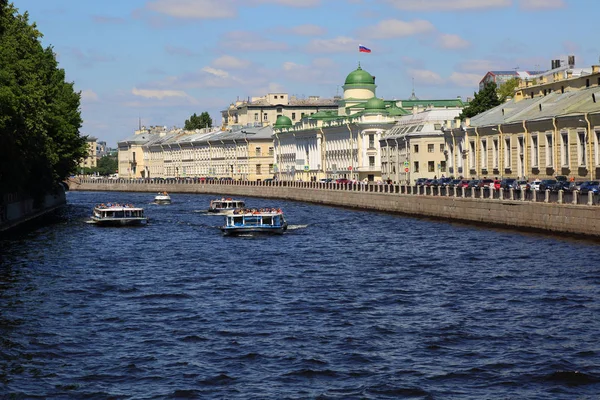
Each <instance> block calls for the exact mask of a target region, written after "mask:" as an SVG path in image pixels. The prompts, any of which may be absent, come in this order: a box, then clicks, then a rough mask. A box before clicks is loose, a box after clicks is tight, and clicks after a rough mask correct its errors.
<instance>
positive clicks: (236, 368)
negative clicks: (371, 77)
mask: <svg viewBox="0 0 600 400" xmlns="http://www.w3.org/2000/svg"><path fill="white" fill-rule="evenodd" d="M172 197H173V204H171V205H166V206H157V205H152V204H148V203H149V202H150V201H152V198H153V195H152V194H148V193H115V192H110V193H109V192H68V193H67V201H68V203H69V205H68V206H67V207H65V209H64V210H63V213H62V217H61V218H60V219H59V220H57V221H56V222H54V223H52V224H49V225H46V226H43V227H41V228H39V229H37V230H35V231H33V232H30V233H26V234H15V235H14V236H13V237H11V238H8V239H4V240H2V241H1V242H0V245H1V250H2V251H1V253H0V255H1V258H0V260H1V261H0V394H2V395H12V396H13V397H14V398H44V399H45V398H61V399H62V398H97V399H106V398H111V399H162V398H191V399H195V398H199V399H200V398H201V399H233V398H235V399H492V398H493V399H509V398H510V399H525V398H527V399H575V398H576V399H597V398H598V397H597V396H598V393H600V321H599V319H600V245H599V244H598V243H597V242H593V241H584V240H574V239H565V238H561V237H557V236H548V235H537V234H525V233H519V232H515V231H509V230H496V229H484V228H477V227H472V226H467V225H460V224H451V223H447V222H437V221H434V220H430V219H418V218H408V217H402V216H396V215H391V214H386V213H376V212H367V211H360V210H349V209H344V208H334V207H326V206H319V205H313V204H303V203H298V202H292V201H278V200H273V199H258V198H247V199H246V201H247V204H248V206H250V207H281V208H282V209H283V210H284V211H285V215H286V219H287V221H288V223H289V224H290V229H289V230H288V231H287V232H286V233H285V234H284V235H282V236H271V237H258V238H252V237H223V236H222V234H221V232H220V231H219V229H218V226H219V225H220V224H221V223H222V217H218V216H214V215H208V214H207V213H205V212H204V210H205V209H206V208H207V206H208V203H209V201H210V199H211V198H213V197H215V196H210V195H192V194H172ZM109 201H112V202H119V203H134V204H136V205H143V206H144V207H145V209H146V214H147V215H148V216H149V217H150V223H149V224H148V225H147V226H144V227H137V228H101V227H97V226H94V225H90V224H87V223H86V221H87V220H88V219H89V215H90V213H91V209H92V207H93V205H94V204H95V203H98V202H109Z"/></svg>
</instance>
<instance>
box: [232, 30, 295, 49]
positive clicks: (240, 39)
mask: <svg viewBox="0 0 600 400" xmlns="http://www.w3.org/2000/svg"><path fill="white" fill-rule="evenodd" d="M221 47H224V48H229V49H233V50H235V51H283V50H288V45H287V43H284V42H275V41H273V40H270V39H267V38H264V37H262V36H260V35H258V34H256V33H255V32H250V31H233V32H228V33H227V34H226V35H225V37H224V38H223V39H221Z"/></svg>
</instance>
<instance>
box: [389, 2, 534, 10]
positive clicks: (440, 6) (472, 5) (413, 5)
mask: <svg viewBox="0 0 600 400" xmlns="http://www.w3.org/2000/svg"><path fill="white" fill-rule="evenodd" d="M541 1H544V0H541ZM387 2H388V3H389V4H391V5H393V6H394V7H396V8H398V9H400V10H405V11H436V12H437V11H456V10H482V9H487V8H502V7H510V6H512V0H426V1H424V0H421V1H415V0H387Z"/></svg>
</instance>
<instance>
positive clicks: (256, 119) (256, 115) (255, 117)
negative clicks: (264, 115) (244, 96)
mask: <svg viewBox="0 0 600 400" xmlns="http://www.w3.org/2000/svg"><path fill="white" fill-rule="evenodd" d="M254 120H255V121H258V113H254Z"/></svg>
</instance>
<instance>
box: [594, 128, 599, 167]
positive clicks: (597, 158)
mask: <svg viewBox="0 0 600 400" xmlns="http://www.w3.org/2000/svg"><path fill="white" fill-rule="evenodd" d="M595 133H596V143H595V144H594V146H595V148H596V149H595V151H594V154H595V155H596V165H600V131H595Z"/></svg>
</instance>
